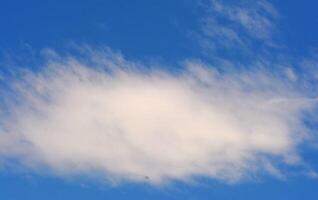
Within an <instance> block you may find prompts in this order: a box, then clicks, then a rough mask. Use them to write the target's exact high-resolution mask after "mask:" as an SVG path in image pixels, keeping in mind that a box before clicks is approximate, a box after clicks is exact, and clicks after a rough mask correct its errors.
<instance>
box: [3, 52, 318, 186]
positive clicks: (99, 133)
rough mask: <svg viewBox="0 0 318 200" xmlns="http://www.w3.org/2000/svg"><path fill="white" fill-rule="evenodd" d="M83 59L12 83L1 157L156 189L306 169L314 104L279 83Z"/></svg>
mask: <svg viewBox="0 0 318 200" xmlns="http://www.w3.org/2000/svg"><path fill="white" fill-rule="evenodd" d="M85 54H86V58H88V60H85V58H81V59H77V58H74V57H58V55H57V54H54V55H55V56H54V57H55V59H53V60H51V61H49V62H48V65H47V66H45V67H43V69H42V70H40V71H39V72H27V73H25V74H24V75H25V78H23V79H22V80H21V77H20V78H19V79H17V80H15V81H11V82H10V83H8V84H9V85H10V84H11V85H10V86H11V87H14V88H15V89H14V95H9V94H5V92H4V93H2V96H3V99H6V101H4V102H7V104H6V109H2V110H1V114H0V116H1V119H0V121H1V128H0V155H1V156H0V157H2V158H4V157H6V158H10V159H15V160H17V161H18V162H19V163H20V165H23V166H26V167H29V168H31V169H34V170H37V169H39V168H41V167H43V166H44V167H46V168H47V169H50V170H51V171H53V172H54V173H56V174H59V175H61V176H68V175H76V174H84V175H85V174H86V175H87V174H88V175H90V174H93V173H101V174H102V175H103V177H104V178H105V179H108V180H109V179H114V180H123V181H127V180H128V181H137V182H138V181H149V182H151V183H154V184H159V183H163V182H166V181H169V180H181V181H186V180H191V178H193V177H196V176H206V177H210V178H213V179H218V180H224V181H229V182H233V181H238V180H241V179H242V178H244V177H247V176H248V175H249V174H254V173H257V171H262V170H265V171H269V172H270V173H271V174H274V175H275V174H279V176H280V173H279V171H278V169H276V168H275V167H274V166H275V162H273V160H272V159H274V158H275V159H276V158H279V159H280V160H281V163H285V164H295V163H297V162H300V161H297V159H295V158H297V157H298V150H297V149H298V145H299V144H301V142H302V141H303V140H304V139H306V137H307V136H308V135H307V133H306V127H305V125H304V124H303V123H302V114H303V112H305V111H307V110H308V109H310V108H311V106H313V104H314V102H313V101H308V100H306V98H305V97H304V96H303V95H302V94H301V93H300V92H299V91H298V90H297V89H296V88H293V87H291V86H290V85H289V84H287V83H285V82H283V81H280V80H279V78H278V77H275V76H273V75H272V74H270V73H268V72H264V71H260V70H259V71H253V72H252V71H245V72H242V71H241V72H231V73H220V72H217V71H215V70H212V69H211V68H209V67H208V66H204V65H203V64H199V63H195V62H188V63H187V64H186V65H187V67H186V69H185V70H184V71H183V72H180V73H177V74H172V73H170V72H168V71H158V70H151V69H149V68H148V69H146V68H147V67H146V66H142V64H140V63H139V64H137V63H134V62H130V61H127V60H125V59H124V58H123V57H122V56H119V55H116V54H113V53H109V52H108V53H107V52H98V51H90V53H88V54H87V53H85ZM87 55H88V56H87ZM57 57H58V58H57ZM8 102H10V103H8ZM292 161H293V162H292ZM145 177H149V179H148V178H145Z"/></svg>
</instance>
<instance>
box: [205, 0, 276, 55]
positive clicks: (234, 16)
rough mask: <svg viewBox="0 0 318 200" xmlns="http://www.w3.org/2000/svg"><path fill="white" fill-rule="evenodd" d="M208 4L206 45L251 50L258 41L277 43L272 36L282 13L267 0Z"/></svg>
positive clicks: (212, 47)
mask: <svg viewBox="0 0 318 200" xmlns="http://www.w3.org/2000/svg"><path fill="white" fill-rule="evenodd" d="M205 7H206V10H207V12H206V14H205V16H204V17H203V18H202V41H201V43H202V45H203V46H204V48H206V49H212V50H213V51H214V52H215V51H220V50H222V49H223V50H231V51H233V50H234V51H241V52H243V54H251V53H252V52H253V51H255V47H253V45H255V44H254V43H255V42H257V45H260V46H263V45H267V46H273V44H274V43H275V42H273V41H272V36H273V34H274V33H275V32H276V31H277V30H276V22H277V19H278V18H279V13H278V11H277V10H276V9H275V7H274V6H273V5H272V4H271V3H269V2H268V1H266V0H258V1H250V0H239V1H235V2H234V1H220V0H211V1H209V3H207V4H205ZM256 49H259V48H256ZM232 53H233V52H232Z"/></svg>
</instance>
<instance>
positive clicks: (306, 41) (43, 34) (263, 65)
mask: <svg viewBox="0 0 318 200" xmlns="http://www.w3.org/2000/svg"><path fill="white" fill-rule="evenodd" d="M317 7H318V2H317V1H315V0H307V1H305V2H304V1H278V0H272V1H256V3H255V2H253V1H218V0H217V1H209V0H183V1H181V0H169V1H168V0H160V1H159V0H150V1H149V0H137V1H127V0H126V1H125V0H116V1H114V0H113V1H111V0H91V1H78V0H77V1H75V0H74V1H73V0H69V1H60V0H55V1H53V0H52V1H51V0H47V1H35V0H31V1H15V0H10V1H8V0H1V1H0V58H1V59H0V63H1V73H0V75H1V76H0V78H1V80H2V81H1V83H0V84H1V90H2V91H4V92H1V93H0V94H1V96H2V97H3V98H2V99H3V100H1V101H0V104H2V105H1V106H0V107H1V109H2V110H3V111H2V112H1V115H0V116H1V117H0V119H1V120H2V121H5V120H7V119H8V118H6V117H3V115H4V114H3V113H6V112H8V113H11V112H12V113H14V112H17V113H22V110H21V109H20V110H19V109H18V110H15V109H13V108H11V107H9V108H8V110H6V109H4V108H3V107H6V103H5V102H6V101H5V100H4V99H7V97H8V96H10V95H8V93H6V90H7V88H9V87H10V85H11V83H13V82H14V81H12V76H14V79H15V80H16V79H18V80H19V79H23V76H24V75H21V73H20V72H21V71H23V70H29V71H30V73H33V72H36V71H39V70H41V69H42V68H45V67H46V66H47V65H46V64H43V63H46V62H47V61H51V60H50V59H48V58H47V57H50V56H52V54H54V55H55V53H56V52H57V53H56V54H58V56H57V57H58V58H57V60H58V61H56V62H55V64H54V63H53V64H52V66H53V67H54V66H55V65H60V63H63V61H61V60H66V57H67V56H68V55H72V56H73V57H74V58H76V59H78V60H79V61H80V62H83V63H86V64H87V63H88V64H87V65H88V66H91V67H92V68H97V67H98V65H99V64H102V65H103V64H105V63H106V65H107V63H108V64H109V63H111V64H114V63H115V64H116V65H120V66H121V65H125V66H126V65H127V66H131V65H141V68H144V67H145V68H153V69H158V68H159V69H163V70H165V71H166V73H167V74H173V73H178V72H180V71H181V73H182V71H183V70H184V68H185V65H186V64H185V63H190V64H191V63H195V64H197V63H199V64H200V65H201V64H202V65H204V66H208V68H213V69H217V70H220V71H221V72H220V73H221V74H222V73H223V72H224V73H225V74H227V75H226V76H224V77H227V78H228V79H229V80H233V81H234V80H236V79H235V78H233V77H236V75H235V74H236V73H239V72H237V71H239V70H245V71H244V73H245V72H246V74H249V73H253V72H254V71H255V70H256V71H257V70H259V69H261V71H262V70H263V71H266V73H267V72H270V73H272V74H271V75H269V76H267V75H266V76H265V75H264V74H262V75H261V77H263V75H264V76H265V78H269V79H270V81H271V80H273V81H272V82H273V85H269V86H268V85H266V84H265V86H264V85H262V84H258V83H257V84H256V85H255V88H252V89H251V88H245V86H244V85H240V86H242V87H243V89H242V90H238V93H239V94H241V95H243V96H244V95H245V94H249V93H248V92H246V91H245V90H244V89H246V90H248V91H250V90H251V92H252V93H253V91H255V95H256V97H257V98H258V97H259V98H263V96H262V95H259V91H260V92H262V91H263V90H264V91H265V90H266V89H268V90H270V92H269V93H271V92H272V91H279V92H282V93H284V94H285V92H286V96H288V95H290V93H292V94H291V95H293V94H297V95H298V97H299V96H301V98H304V99H306V98H307V99H308V98H315V97H316V95H317V86H316V84H317V77H318V71H317V70H318V56H317V53H318V48H317V47H318V37H317V35H318V14H317ZM240 12H241V13H240ZM237 13H240V14H241V15H239V14H237ZM242 13H243V14H242ZM244 13H245V14H246V15H244ZM83 46H84V47H83ZM85 47H87V48H89V49H93V50H92V52H93V54H94V55H95V54H96V55H99V56H100V54H99V53H101V52H102V53H101V54H102V56H101V57H102V58H103V57H107V59H106V61H100V60H98V59H97V61H96V60H94V58H95V57H94V58H92V55H91V54H90V53H87V52H85V50H84V54H85V55H84V56H82V54H81V49H83V48H84V49H85ZM104 48H105V49H107V50H103V49H104ZM96 49H97V50H96ZM100 49H102V50H100ZM88 51H90V50H88ZM105 52H106V53H105ZM119 54H120V56H118V55H119ZM54 55H53V57H54ZM121 55H122V56H123V57H124V60H125V61H123V62H124V64H123V63H120V64H118V63H117V62H119V61H118V60H116V59H118V57H121ZM87 57H88V59H87V60H85V59H86V58H87ZM54 59H55V58H53V62H54V61H55V60H54ZM83 59H84V61H82V60H83ZM90 62H92V63H93V64H91V65H90V64H89V63H90ZM56 63H57V64H56ZM136 63H137V64H136ZM140 63H141V64H140ZM62 65H63V64H62ZM64 65H66V67H70V66H72V64H64ZM64 65H63V66H64ZM52 66H51V67H52ZM64 67H65V66H64ZM62 68H63V67H62ZM63 69H64V68H63ZM59 73H61V74H63V73H64V72H63V70H62V72H61V71H58V72H57V74H58V75H56V76H59V75H60V74H59ZM140 73H141V72H138V73H137V74H135V75H133V78H136V77H137V80H139V81H141V82H142V83H144V82H146V81H147V80H148V79H146V80H144V79H138V77H139V75H140ZM266 73H265V74H266ZM12 74H14V75H12ZM65 74H66V75H65V77H66V78H67V77H68V75H69V76H73V73H72V72H69V71H68V70H66V72H65ZM89 74H90V72H89ZM90 75H91V74H90ZM40 76H41V75H40ZM51 76H53V79H54V77H55V78H56V76H55V75H50V74H49V75H43V77H42V78H43V79H44V80H49V78H50V77H51ZM61 76H63V75H61ZM92 76H93V77H98V76H96V75H94V73H93V75H92ZM221 76H222V75H221ZM115 77H117V76H115ZM154 77H155V78H158V77H157V76H155V75H154ZM222 77H223V76H222ZM272 77H275V78H273V79H272ZM84 79H85V78H84ZM115 79H116V78H115ZM158 79H159V83H158V84H159V85H160V86H161V84H162V82H163V81H165V80H166V79H161V78H160V77H159V78H158ZM170 79H171V82H172V83H171V85H172V86H175V85H174V80H175V79H174V78H168V81H170ZM181 79H182V80H184V79H183V78H181ZM255 79H257V78H255ZM285 79H286V81H285ZM32 80H33V79H32ZM50 80H51V79H50ZM54 80H55V79H54ZM56 80H60V79H58V78H57V79H56ZM63 80H64V79H63ZM65 80H66V81H67V80H68V81H70V80H71V81H72V80H73V79H70V80H69V79H65ZM89 80H90V79H89ZM107 80H108V79H107ZM120 80H121V79H120ZM124 80H126V79H124ZM177 80H179V79H177ZM36 81H43V80H42V79H41V80H37V79H36ZM213 81H215V80H214V79H212V82H213ZM253 81H257V80H254V79H253ZM280 81H282V82H283V85H284V83H285V82H288V83H289V82H290V83H291V85H292V86H291V87H294V86H295V87H296V89H295V90H290V89H289V86H286V87H285V86H282V87H280V86H279V87H278V86H277V85H280V84H281V82H280ZM128 82H129V80H128ZM229 82H231V81H229ZM234 82H235V81H234ZM36 83H37V82H36ZM62 83H64V82H62ZM67 83H68V82H67ZM74 83H75V84H76V83H77V82H76V81H75V82H74ZM169 83H170V82H169ZM213 83H215V82H213ZM227 83H228V82H227V81H221V82H220V84H227ZM235 83H237V84H240V82H235ZM253 83H255V82H253ZM276 83H277V84H276ZM32 84H35V82H32ZM32 84H31V85H32ZM12 85H13V84H12ZM128 85H129V84H128ZM233 85H235V84H233ZM233 85H231V84H230V85H229V88H231V87H232V86H233ZM84 86H86V85H84ZM84 86H83V87H84ZM298 86H299V87H298ZM47 87H48V88H49V89H51V86H50V85H49V86H47ZM52 87H53V86H52ZM127 87H128V86H127ZM162 87H164V86H162ZM194 87H198V88H199V89H202V87H201V86H194ZM187 88H188V87H186V86H185V90H186V91H187ZM264 88H265V89H264ZM272 88H273V89H272ZM8 90H9V89H8ZM229 90H230V91H232V90H231V89H229ZM84 91H85V90H84ZM217 91H218V92H219V93H215V94H219V95H220V96H222V97H224V98H225V99H226V102H229V104H231V105H232V103H233V105H237V104H236V102H232V101H231V100H229V99H233V96H231V95H226V94H223V93H222V92H221V93H220V91H219V90H217ZM158 92H161V90H160V91H158ZM302 92H303V93H302ZM10 94H11V95H12V94H13V96H15V97H13V98H14V99H15V100H17V99H19V98H21V97H22V99H23V97H25V96H23V95H22V96H19V94H16V93H15V92H13V93H10ZM54 94H55V93H54ZM160 94H162V93H160ZM177 94H179V93H177ZM182 94H183V93H181V94H180V95H182ZM186 94H188V93H186ZM253 94H254V93H253ZM271 94H272V93H271ZM92 95H94V93H92ZM189 95H190V98H191V97H193V95H192V93H191V94H189ZM200 95H201V93H200ZM257 95H259V96H257ZM1 96H0V98H1ZM212 96H213V94H212ZM265 96H266V95H265ZM28 97H29V96H28ZM32 97H34V96H32ZM35 97H37V96H35ZM132 97H134V96H132ZM288 97H289V96H288ZM10 98H12V97H10ZM20 100H21V99H20ZM168 100H169V99H168ZM168 100H167V101H168ZM227 100H228V101H227ZM22 101H23V100H22ZM83 101H84V100H83ZM17 102H18V101H17ZM252 103H253V102H252ZM21 104H23V103H21ZM45 105H46V104H45ZM45 105H44V106H43V105H42V104H41V105H40V106H43V108H45ZM79 105H82V104H79ZM111 105H113V104H111ZM114 105H115V104H114ZM200 105H201V104H200ZM244 105H245V104H244ZM246 105H247V106H248V105H249V104H246ZM204 106H205V104H204ZM297 106H298V105H297ZM297 106H296V107H297ZM41 108H42V107H41ZM63 108H64V107H63ZM65 108H66V107H65ZM206 108H209V107H206ZM293 108H294V107H293ZM247 109H249V107H248V108H247ZM283 109H286V113H287V115H289V114H290V113H292V114H293V115H294V116H295V118H292V120H296V121H297V122H298V120H300V121H302V123H303V124H304V125H300V127H297V128H300V129H302V128H308V129H309V132H310V134H311V138H310V139H309V141H308V140H306V141H305V142H300V143H299V144H297V147H295V148H294V147H292V148H291V149H292V151H293V152H294V151H296V152H297V155H300V157H301V161H300V163H301V164H298V165H291V166H290V165H289V164H287V165H286V164H285V163H283V164H282V163H280V162H279V160H280V159H281V157H278V158H274V160H275V159H277V160H278V161H277V160H275V161H273V162H272V161H271V163H275V166H276V167H277V168H276V167H275V168H274V169H272V168H271V167H268V168H270V169H268V168H267V171H269V172H270V173H268V172H266V170H262V169H261V170H259V171H258V172H257V173H255V174H254V171H253V172H250V171H249V170H247V171H245V172H244V174H249V173H252V174H253V175H252V178H251V177H249V178H247V179H244V178H243V179H241V178H239V180H238V181H235V182H234V183H233V182H231V180H232V179H231V178H230V179H231V180H230V181H228V180H227V179H225V180H224V179H223V178H222V176H219V175H211V176H210V175H207V174H206V173H205V172H203V173H198V174H196V173H194V174H192V173H190V176H192V175H194V176H196V175H199V177H197V178H195V181H189V180H188V178H184V177H183V176H180V177H179V176H176V177H177V178H176V180H172V181H168V183H164V184H159V185H156V184H155V185H153V184H152V183H151V181H149V182H150V183H149V182H148V181H147V180H146V181H138V179H135V178H128V179H127V180H126V179H125V177H124V178H123V177H122V175H120V176H121V178H123V181H120V182H119V183H116V184H110V183H108V182H107V181H105V180H104V179H103V178H100V177H98V178H96V177H95V176H96V174H95V175H94V173H95V172H94V170H92V171H93V172H91V171H90V170H89V172H86V171H85V173H79V174H76V175H74V174H71V175H69V174H68V172H66V175H65V174H64V171H63V172H61V173H60V171H59V170H56V171H55V170H54V169H55V168H54V167H55V166H54V165H53V164H52V165H53V167H52V165H50V164H48V166H50V167H52V168H53V170H52V169H48V170H47V171H50V172H48V173H46V169H40V170H38V168H37V167H32V166H33V164H34V163H32V164H31V165H32V166H31V167H30V166H29V165H28V164H30V162H27V163H28V164H26V165H25V163H24V164H21V163H23V161H21V160H23V159H21V157H23V156H21V155H24V154H19V156H12V155H11V154H10V153H9V154H8V153H6V151H5V150H2V149H5V148H7V149H9V150H10V151H11V150H12V149H14V150H17V149H19V148H11V146H10V148H9V147H7V146H6V143H5V142H2V143H1V142H0V199H4V200H5V199H8V200H15V199H16V200H19V199H30V200H31V199H32V200H36V199H96V200H99V199H176V200H178V199H316V198H317V197H316V196H317V195H318V192H317V187H318V179H317V177H318V174H317V172H316V171H317V170H318V151H317V145H318V143H317V142H318V140H317V137H316V136H315V135H316V133H315V132H316V131H315V129H316V127H317V122H315V120H312V119H315V112H311V113H310V114H308V115H306V116H305V117H303V116H302V115H301V117H300V114H298V112H296V111H295V112H294V110H293V109H292V108H290V107H286V108H285V107H284V108H283ZM297 109H300V110H301V109H303V107H302V106H301V105H299V107H297ZM238 110H239V111H241V110H242V113H245V112H244V111H245V110H243V108H242V109H241V108H239V109H238ZM309 110H310V111H313V110H314V109H313V108H310V109H309ZM115 112H116V110H115ZM136 112H138V111H136ZM30 113H31V114H30V115H29V116H31V118H32V116H34V115H33V113H32V112H30ZM295 113H296V114H295ZM256 114H258V113H256ZM268 115H269V117H271V116H273V115H271V113H269V114H268ZM257 116H258V115H257ZM275 116H276V115H275ZM284 117H285V115H284ZM21 118H23V117H21ZM286 118H287V117H285V118H283V117H282V118H278V119H277V122H281V123H282V124H283V125H285V124H284V122H285V119H286ZM32 119H33V118H32ZM125 119H126V118H125ZM256 119H258V118H257V117H256ZM275 119H276V118H275ZM288 119H289V118H288ZM34 120H35V121H34V122H33V123H34V124H33V126H38V125H39V121H36V118H34ZM123 120H124V119H123ZM260 120H262V119H260ZM199 122H200V121H199ZM270 122H271V123H274V124H276V121H275V120H274V119H273V120H270ZM10 123H11V125H12V124H14V123H13V122H10V119H9V124H10ZM0 125H2V126H3V127H4V125H3V123H0ZM17 126H18V125H17ZM208 127H209V126H208ZM257 128H258V127H257ZM260 128H263V126H261V127H260ZM3 129H5V128H3ZM207 129H208V128H207ZM18 130H19V131H21V130H24V129H22V128H21V129H18ZM30 130H33V131H34V132H36V131H38V130H37V129H30ZM41 130H42V129H41ZM62 130H63V129H62ZM287 132H288V131H287ZM5 133H6V132H5V131H3V130H2V129H1V131H0V134H2V135H6V134H5ZM288 133H289V132H288ZM283 135H284V134H283ZM290 137H294V135H293V134H292V135H291V136H289V137H288V138H287V139H290ZM1 139H2V140H3V141H5V137H0V140H1ZM190 139H191V138H190ZM75 140H76V139H75ZM275 140H276V139H275V138H274V139H273V141H275ZM278 140H279V139H278ZM182 144H183V143H182ZM191 144H192V143H189V144H188V143H186V145H191ZM1 145H2V148H1ZM15 145H17V144H15ZM21 149H22V151H24V152H27V150H26V149H23V147H21ZM1 150H2V151H1ZM44 150H52V149H44ZM53 150H54V148H53ZM266 150H267V149H266ZM3 152H4V153H3ZM31 152H32V151H31ZM266 153H268V154H269V156H268V157H271V156H272V151H269V150H268V151H267V152H266ZM280 153H281V152H280V151H278V154H279V155H280ZM26 154H27V155H26V157H28V156H30V155H31V154H32V155H34V154H33V153H29V154H28V153H26ZM273 154H274V153H273ZM287 154H289V153H287ZM281 155H283V156H285V153H281ZM266 159H267V156H266ZM268 159H269V160H271V158H268ZM40 160H41V159H40ZM44 160H45V159H44ZM41 161H43V160H41ZM230 161H232V160H230ZM254 161H256V162H257V159H256V160H254ZM97 164H98V163H97ZM34 165H37V164H34ZM61 166H62V167H64V165H63V163H62V164H61V163H58V164H57V168H58V169H60V168H59V167H61ZM181 166H182V165H181ZM266 166H267V165H266ZM270 166H271V165H270ZM41 167H43V166H42V165H41ZM41 167H40V168H41ZM44 168H45V167H44ZM63 169H64V168H63ZM107 170H109V169H108V168H107ZM276 170H279V172H278V171H276ZM51 171H53V172H51ZM200 172H201V171H200ZM236 172H237V171H234V173H236ZM111 173H112V172H111ZM87 174H88V175H87ZM92 174H93V175H92ZM281 174H283V175H281ZM97 176H98V175H97ZM106 176H107V175H106ZM158 177H159V179H160V178H162V177H161V176H160V173H159V174H158ZM150 178H151V177H150ZM170 178H171V177H170ZM173 178H175V177H174V176H172V179H173ZM159 179H158V180H159Z"/></svg>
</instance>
